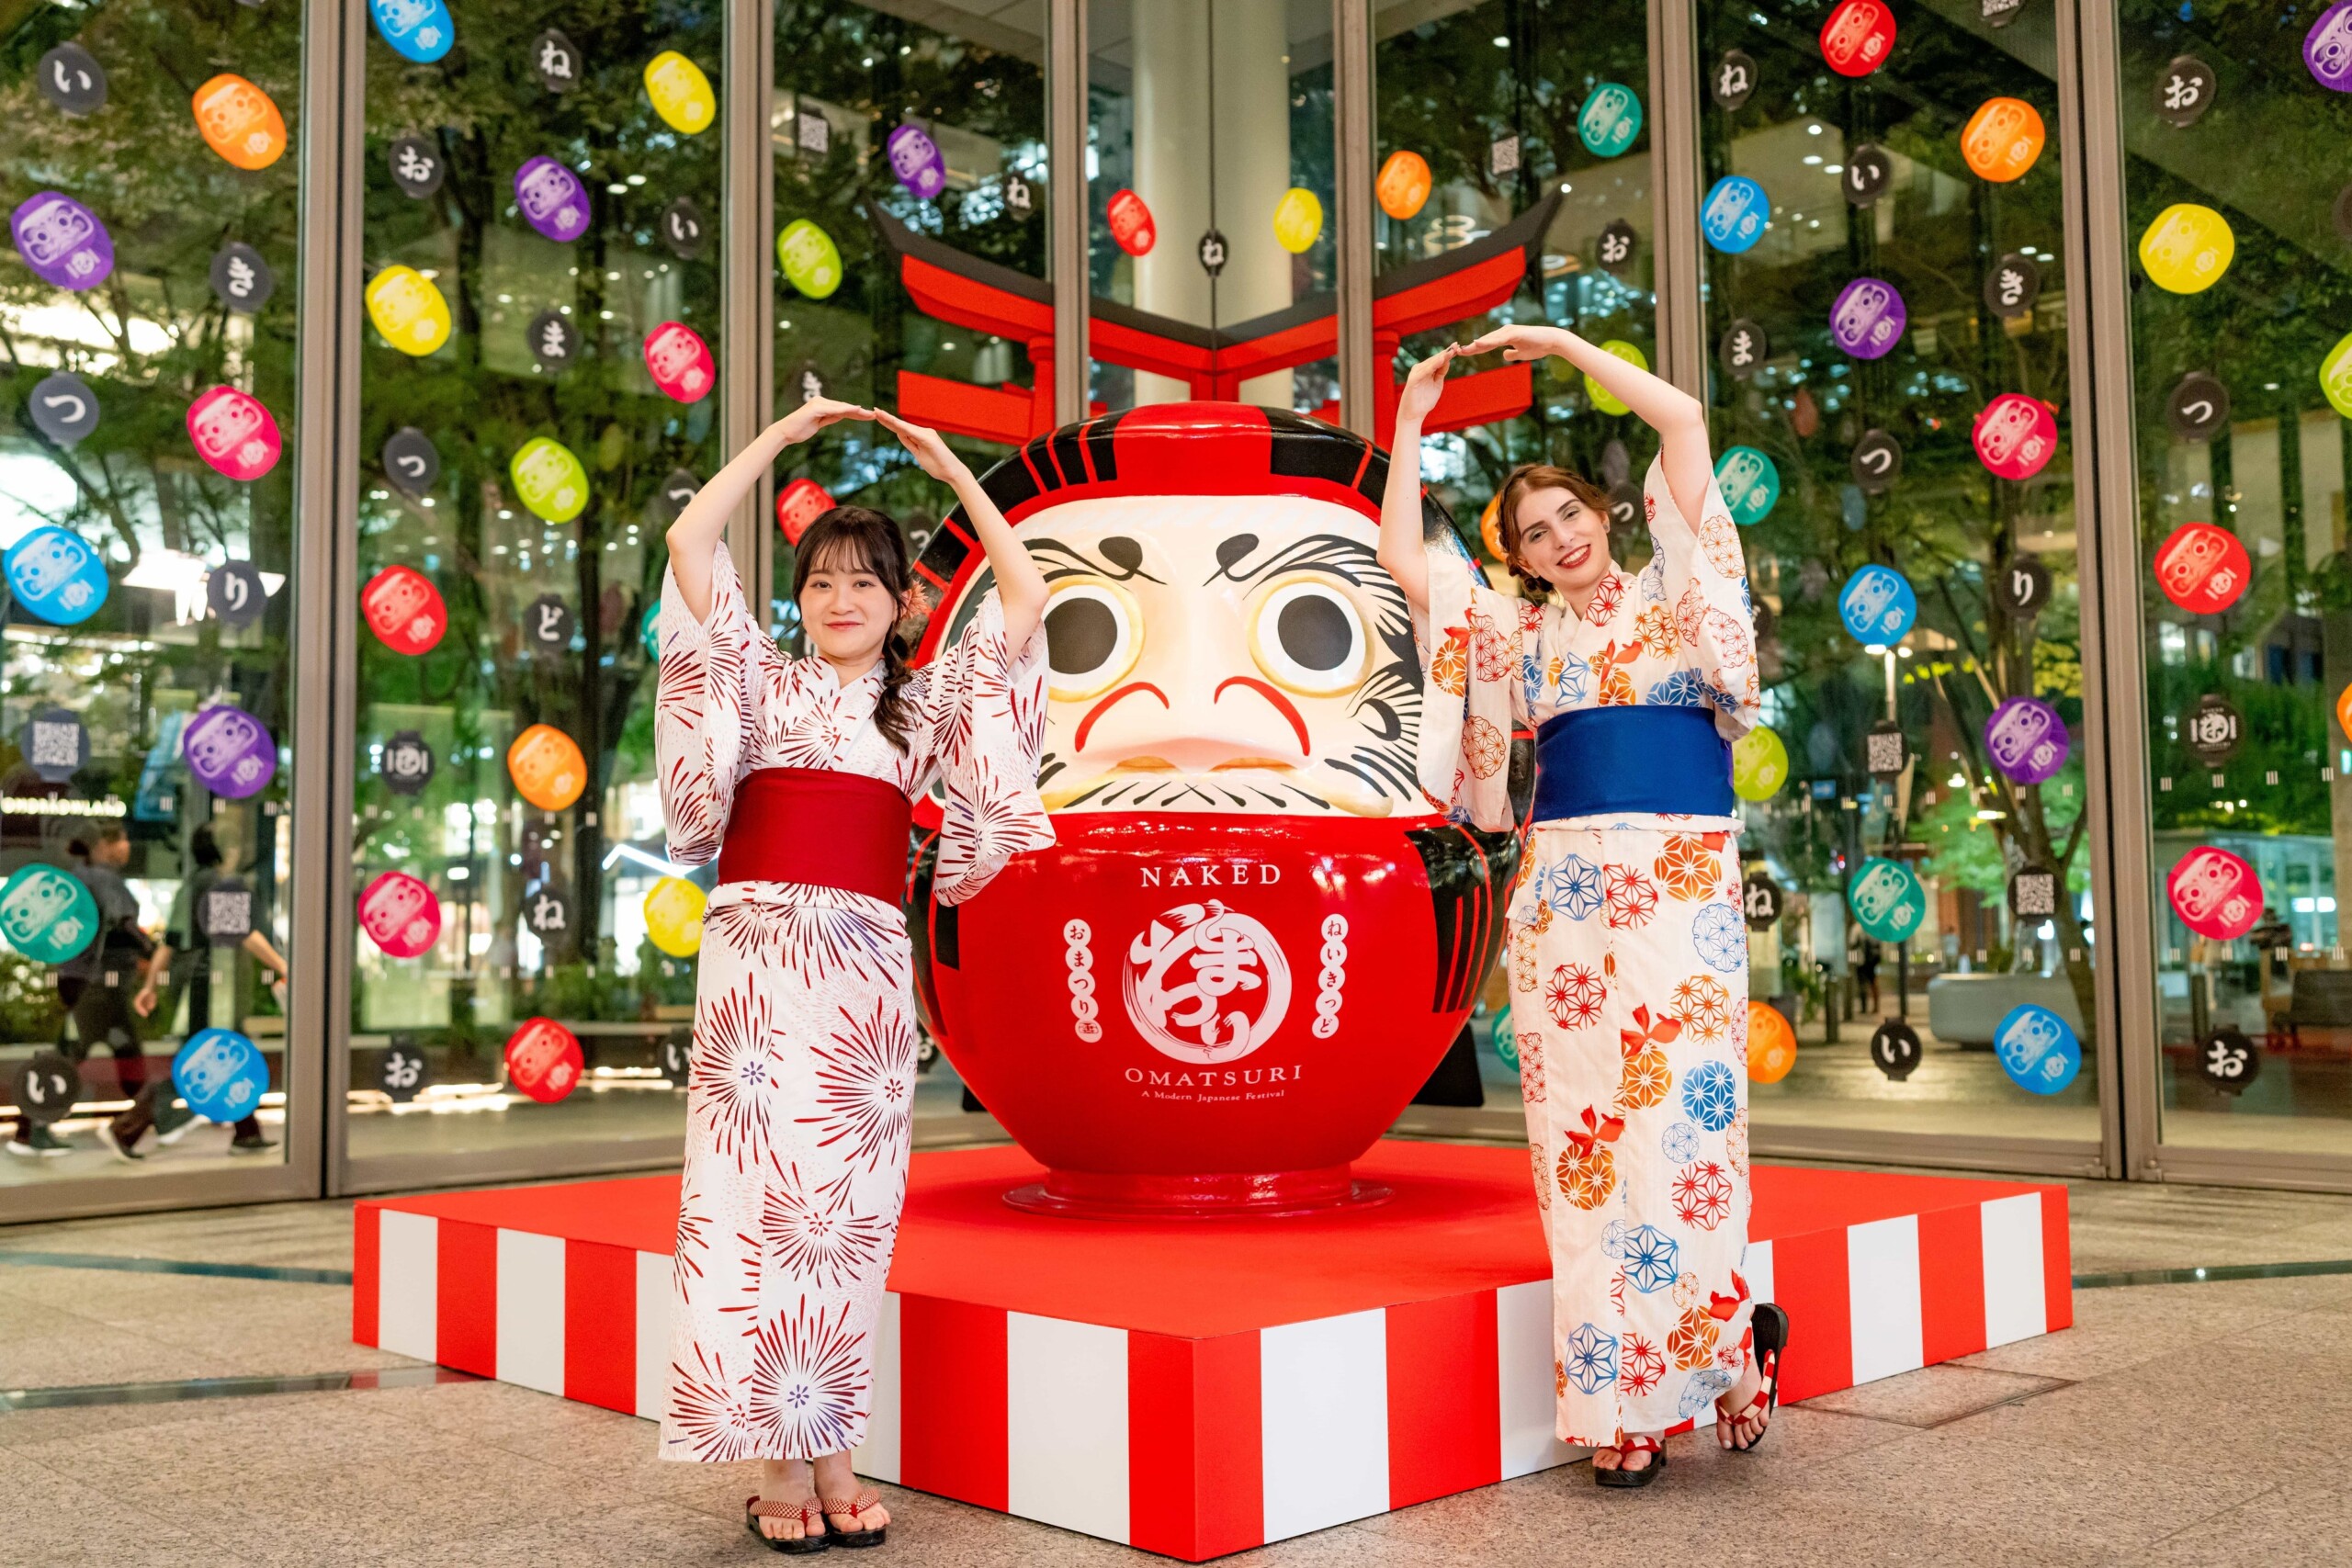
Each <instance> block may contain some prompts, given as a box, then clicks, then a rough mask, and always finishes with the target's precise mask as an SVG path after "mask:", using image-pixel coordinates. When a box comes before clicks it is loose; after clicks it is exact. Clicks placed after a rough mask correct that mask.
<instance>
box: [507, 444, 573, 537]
mask: <svg viewBox="0 0 2352 1568" xmlns="http://www.w3.org/2000/svg"><path fill="white" fill-rule="evenodd" d="M506 472H507V476H508V477H509V478H510V479H513V480H514V481H515V494H516V495H518V496H520V497H522V500H523V504H524V505H526V506H527V507H529V508H530V509H531V512H532V514H533V515H534V516H537V517H540V518H544V519H545V520H546V521H548V522H549V523H569V522H571V520H572V519H573V518H575V517H577V516H579V515H580V513H581V511H582V508H584V507H586V506H587V504H588V470H587V469H586V468H582V466H581V462H580V459H579V458H578V457H574V456H573V455H572V451H571V447H569V446H565V445H564V444H563V443H562V442H560V441H556V440H552V439H550V438H549V437H548V436H545V435H534V436H533V437H531V439H529V440H528V441H526V442H524V443H523V445H522V446H521V447H520V448H519V449H517V450H516V452H515V456H514V457H512V458H510V459H509V460H508V461H507V464H506Z"/></svg>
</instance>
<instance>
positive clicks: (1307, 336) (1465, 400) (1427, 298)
mask: <svg viewBox="0 0 2352 1568" xmlns="http://www.w3.org/2000/svg"><path fill="white" fill-rule="evenodd" d="M1559 206H1560V197H1559V195H1558V193H1556V192H1555V193H1553V194H1551V195H1548V196H1546V197H1544V199H1543V200H1542V201H1540V202H1538V203H1536V204H1535V205H1534V206H1533V207H1532V208H1530V209H1527V210H1526V211H1525V212H1522V213H1521V214H1520V215H1519V216H1518V217H1517V218H1515V219H1513V220H1511V221H1510V223H1509V224H1507V225H1505V226H1504V227H1502V228H1500V229H1498V230H1496V231H1494V232H1493V233H1491V234H1488V235H1487V236H1486V237H1485V238H1484V239H1481V240H1476V241H1473V242H1472V243H1469V244H1467V245H1464V246H1461V247H1460V248H1458V249H1455V250H1452V251H1448V252H1447V253H1445V254H1443V255H1441V256H1437V257H1434V258H1432V259H1430V260H1429V261H1425V262H1417V263H1415V264H1413V265H1410V266H1406V267H1399V268H1397V269H1396V270H1395V271H1392V272H1387V273H1384V274H1382V275H1381V276H1380V277H1379V278H1378V279H1377V280H1376V281H1375V282H1374V286H1373V306H1372V351H1373V363H1374V365H1375V366H1377V367H1380V373H1379V374H1376V375H1375V376H1374V378H1373V404H1374V406H1373V442H1374V445H1375V446H1382V447H1385V446H1388V445H1389V444H1390V442H1391V440H1392V439H1393V438H1394V436H1395V435H1396V433H1397V394H1398V390H1399V385H1400V384H1399V382H1398V381H1397V377H1396V373H1395V371H1394V370H1393V369H1392V368H1390V367H1392V366H1393V364H1394V362H1395V360H1396V357H1397V344H1399V343H1400V342H1401V341H1402V340H1403V339H1404V337H1405V336H1406V334H1408V333H1419V332H1429V331H1431V330H1433V329H1435V328H1438V327H1444V326H1451V325H1452V324H1453V323H1454V322H1455V321H1466V320H1468V319H1469V318H1470V317H1472V316H1478V315H1483V314H1485V313H1486V312H1487V311H1488V310H1494V309H1495V308H1496V307H1497V306H1498V305H1501V304H1502V303H1503V302H1504V301H1506V300H1508V299H1510V298H1511V296H1513V295H1514V294H1516V293H1518V292H1519V288H1520V284H1521V281H1522V280H1524V279H1525V277H1526V276H1527V274H1528V272H1529V270H1530V269H1531V268H1540V265H1541V253H1540V246H1541V245H1542V243H1543V240H1544V232H1545V231H1547V230H1549V229H1550V228H1551V226H1552V218H1553V215H1554V214H1555V212H1557V211H1558V210H1559ZM873 217H874V222H875V226H876V229H878V230H879V231H881V234H882V238H883V241H884V243H886V244H887V245H888V247H889V248H890V249H891V250H892V251H894V252H895V253H897V254H898V257H899V280H900V281H901V282H902V283H904V284H905V286H906V289H907V292H908V294H909V295H910V297H912V299H914V302H915V308H916V309H917V310H921V311H922V313H923V314H924V315H926V316H930V317H932V318H933V319H934V320H937V321H946V322H949V323H951V324H953V325H956V326H959V327H964V328H966V329H967V330H969V331H972V332H976V333H990V334H993V335H994V336H997V337H1001V338H1007V339H1010V340H1012V342H1015V343H1018V344H1023V346H1024V347H1026V348H1027V350H1028V351H1029V363H1030V366H1031V367H1032V371H1033V375H1034V381H1033V384H1032V386H1031V387H1030V388H1029V389H1026V390H1023V389H1021V388H1019V387H1016V386H1013V385H1011V384H1009V383H1008V384H1007V385H1006V386H1004V387H1001V388H996V387H983V386H978V385H975V384H973V383H971V382H968V381H952V380H949V379H947V378H944V377H939V376H926V375H923V374H922V373H921V372H920V371H914V370H901V371H899V413H901V414H902V415H904V416H905V417H906V418H908V419H910V420H913V421H915V422H916V423H921V424H928V425H933V426H935V427H937V428H939V429H941V430H949V431H954V432H955V433H956V434H959V435H971V436H978V437H979V438H981V439H983V440H987V441H998V442H1002V443H1004V444H1005V445H1007V446H1019V445H1021V444H1022V443H1023V442H1025V441H1027V440H1029V439H1030V438H1031V437H1032V436H1035V435H1042V434H1045V433H1046V432H1047V431H1049V430H1051V429H1053V428H1054V426H1055V424H1056V423H1057V422H1056V420H1055V418H1054V286H1053V285H1052V284H1050V283H1047V282H1046V281H1044V280H1043V279H1040V278H1035V277H1031V276H1028V275H1027V274H1026V273H1021V272H1015V271H1013V270H1012V268H1011V267H1007V266H1000V265H997V264H996V263H994V262H988V261H982V260H981V259H980V258H978V256H973V255H967V254H965V253H964V252H962V251H959V250H957V249H956V248H955V247H954V246H953V245H949V244H945V243H942V242H940V241H938V240H934V239H932V238H930V237H929V236H927V235H923V234H918V233H916V232H915V231H912V230H911V229H909V228H908V227H907V226H906V225H905V224H903V223H900V222H899V220H896V219H895V218H892V217H891V216H890V215H889V214H888V213H886V212H883V211H881V210H879V209H876V210H875V211H874V214H873ZM1088 309H1089V315H1088V321H1087V351H1088V352H1089V353H1090V354H1091V355H1092V356H1093V357H1094V358H1096V359H1099V360H1101V361H1103V363H1105V364H1109V365H1121V366H1125V367H1128V368H1129V369H1133V370H1145V371H1149V372H1151V373H1152V374H1154V375H1159V376H1167V377H1171V378H1175V379H1178V380H1181V381H1182V382H1184V383H1185V384H1186V386H1187V387H1188V388H1189V389H1190V394H1191V396H1192V397H1193V398H1194V399H1200V400H1211V399H1217V400H1230V399H1237V398H1238V397H1239V395H1240V389H1241V383H1242V382H1244V381H1247V380H1249V379H1250V378H1253V377H1257V376H1264V375H1267V374H1270V373H1272V372H1273V371H1276V370H1288V369H1291V368H1293V367H1295V366H1300V365H1309V364H1312V363H1314V362H1315V361H1316V360H1318V359H1329V358H1330V357H1331V356H1332V355H1336V354H1337V353H1339V349H1340V321H1339V300H1338V298H1337V296H1335V295H1333V294H1330V293H1328V292H1326V293H1320V294H1312V295H1309V296H1307V298H1306V299H1301V300H1300V301H1298V303H1296V304H1295V305H1292V306H1291V307H1289V308H1288V309H1286V310H1276V311H1274V312H1273V313H1272V314H1271V315H1264V316H1259V317H1256V318H1254V319H1252V320H1250V321H1241V322H1238V323H1236V324H1235V325H1233V326H1230V327H1221V328H1214V329H1212V328H1207V327H1197V326H1193V325H1192V324H1191V323H1189V322H1186V321H1176V320H1174V319H1173V318H1171V317H1168V316H1159V315H1154V314H1152V313H1151V312H1150V311H1148V310H1136V309H1134V308H1133V307H1131V306H1127V305H1121V304H1118V303H1116V302H1114V301H1113V300H1109V299H1093V300H1091V302H1090V304H1089V308H1088ZM1533 369H1534V367H1532V365H1508V366H1505V367H1502V368H1500V369H1498V370H1486V371H1480V372H1478V373H1477V374H1476V375H1470V376H1457V377H1454V378H1452V379H1450V380H1448V381H1447V382H1446V384H1445V392H1444V395H1443V396H1442V398H1441V399H1440V400H1439V401H1438V405H1437V412H1435V413H1434V414H1432V415H1431V416H1430V420H1429V422H1428V423H1427V424H1426V426H1425V427H1424V428H1425V429H1427V430H1428V431H1430V432H1431V433H1435V432H1438V431H1445V430H1461V429H1464V428H1466V427H1468V426H1471V425H1476V424H1487V423H1492V422H1494V421H1496V420H1503V419H1510V418H1511V417H1513V416H1514V415H1517V414H1521V413H1525V412H1527V410H1528V409H1529V407H1530V406H1531V405H1532V403H1533V401H1534V378H1533ZM1096 412H1102V411H1100V410H1099V409H1098V410H1097V411H1096ZM1317 412H1319V413H1320V414H1321V416H1322V417H1323V418H1325V419H1327V420H1330V421H1332V422H1334V423H1337V421H1338V418H1339V405H1338V404H1336V403H1327V404H1325V405H1324V406H1323V408H1322V409H1320V410H1319V411H1317Z"/></svg>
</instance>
